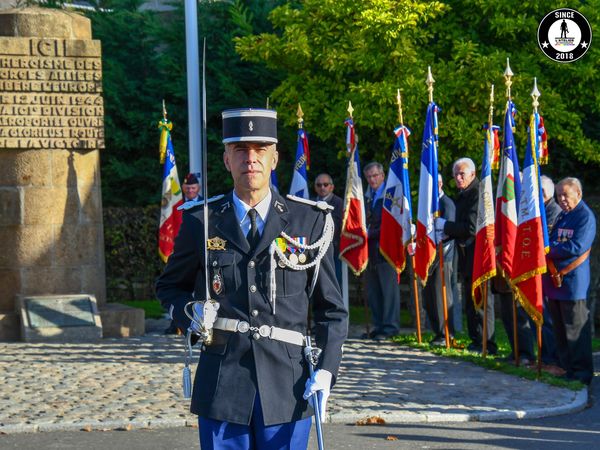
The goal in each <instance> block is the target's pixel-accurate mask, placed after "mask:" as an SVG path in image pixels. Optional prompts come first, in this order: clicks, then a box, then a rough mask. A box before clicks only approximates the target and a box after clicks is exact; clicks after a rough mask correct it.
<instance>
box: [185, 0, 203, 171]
mask: <svg viewBox="0 0 600 450" xmlns="http://www.w3.org/2000/svg"><path fill="white" fill-rule="evenodd" d="M185 53H186V66H187V93H188V96H187V98H188V130H189V131H188V135H189V155H190V172H192V173H196V174H200V173H201V171H202V163H201V156H200V146H201V144H200V141H201V138H202V136H201V129H202V127H201V123H200V120H201V119H200V80H199V61H198V18H197V7H196V0H185Z"/></svg>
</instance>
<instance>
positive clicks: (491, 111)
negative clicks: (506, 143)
mask: <svg viewBox="0 0 600 450" xmlns="http://www.w3.org/2000/svg"><path fill="white" fill-rule="evenodd" d="M493 122H494V85H493V84H492V89H491V91H490V114H489V116H488V126H489V127H490V130H491V129H492V125H493Z"/></svg>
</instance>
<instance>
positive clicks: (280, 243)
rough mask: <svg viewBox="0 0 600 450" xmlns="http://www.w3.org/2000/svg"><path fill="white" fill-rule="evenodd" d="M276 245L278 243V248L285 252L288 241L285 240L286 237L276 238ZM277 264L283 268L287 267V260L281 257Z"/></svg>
mask: <svg viewBox="0 0 600 450" xmlns="http://www.w3.org/2000/svg"><path fill="white" fill-rule="evenodd" d="M275 245H277V248H279V250H281V252H282V253H285V252H286V250H287V243H286V242H285V239H284V238H281V237H278V238H276V239H275ZM277 265H279V267H281V268H282V269H283V268H284V267H285V261H284V260H283V259H280V260H279V261H278V262H277Z"/></svg>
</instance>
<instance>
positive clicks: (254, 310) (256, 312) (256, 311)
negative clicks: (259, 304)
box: [251, 309, 258, 317]
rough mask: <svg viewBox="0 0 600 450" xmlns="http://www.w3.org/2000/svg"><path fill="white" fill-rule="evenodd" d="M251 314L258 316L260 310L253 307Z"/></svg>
mask: <svg viewBox="0 0 600 450" xmlns="http://www.w3.org/2000/svg"><path fill="white" fill-rule="evenodd" d="M251 314H252V317H256V316H258V310H256V309H253V310H252V313H251Z"/></svg>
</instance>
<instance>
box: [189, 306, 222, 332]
mask: <svg viewBox="0 0 600 450" xmlns="http://www.w3.org/2000/svg"><path fill="white" fill-rule="evenodd" d="M219 306H220V305H219V303H218V302H215V301H214V300H209V301H207V302H194V304H193V305H192V311H193V319H192V323H191V324H190V327H191V328H192V331H193V332H195V333H197V334H204V333H206V332H207V331H208V330H212V327H213V325H214V323H215V320H217V311H218V310H219Z"/></svg>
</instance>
